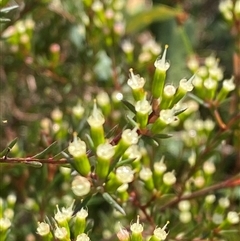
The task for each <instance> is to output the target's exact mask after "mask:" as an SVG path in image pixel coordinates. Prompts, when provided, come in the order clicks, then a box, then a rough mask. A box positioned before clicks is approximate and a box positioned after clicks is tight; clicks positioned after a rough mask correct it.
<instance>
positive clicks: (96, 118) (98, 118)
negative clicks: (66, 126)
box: [87, 100, 105, 127]
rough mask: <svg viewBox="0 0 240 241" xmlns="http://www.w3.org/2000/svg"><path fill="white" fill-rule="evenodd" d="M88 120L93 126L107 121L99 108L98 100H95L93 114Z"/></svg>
mask: <svg viewBox="0 0 240 241" xmlns="http://www.w3.org/2000/svg"><path fill="white" fill-rule="evenodd" d="M87 122H88V124H89V125H90V126H91V127H99V126H102V125H103V124H104V122H105V119H104V116H103V114H102V112H101V110H99V109H98V108H97V103H96V100H95V101H94V106H93V111H92V115H90V116H89V117H88V119H87Z"/></svg>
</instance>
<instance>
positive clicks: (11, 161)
mask: <svg viewBox="0 0 240 241" xmlns="http://www.w3.org/2000/svg"><path fill="white" fill-rule="evenodd" d="M31 162H32V163H35V162H39V163H42V164H55V165H61V164H68V161H67V160H66V159H64V158H63V159H60V160H54V159H52V158H48V159H38V158H31V157H23V158H19V157H7V158H5V157H1V158H0V163H7V164H16V163H19V164H20V163H29V164H30V163H31Z"/></svg>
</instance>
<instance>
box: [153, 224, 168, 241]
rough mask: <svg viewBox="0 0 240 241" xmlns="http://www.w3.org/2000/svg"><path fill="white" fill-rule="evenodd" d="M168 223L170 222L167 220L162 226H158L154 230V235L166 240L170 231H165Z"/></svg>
mask: <svg viewBox="0 0 240 241" xmlns="http://www.w3.org/2000/svg"><path fill="white" fill-rule="evenodd" d="M168 224H169V222H167V223H166V224H165V225H164V226H163V227H162V228H156V229H155V230H154V232H153V234H154V236H155V237H156V238H157V239H159V240H160V241H162V240H165V239H166V238H167V235H168V233H167V232H166V231H165V229H166V227H167V225H168Z"/></svg>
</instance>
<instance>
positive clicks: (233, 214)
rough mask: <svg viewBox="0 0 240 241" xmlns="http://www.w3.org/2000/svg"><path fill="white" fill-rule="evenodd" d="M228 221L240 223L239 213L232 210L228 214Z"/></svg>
mask: <svg viewBox="0 0 240 241" xmlns="http://www.w3.org/2000/svg"><path fill="white" fill-rule="evenodd" d="M227 221H228V222H229V223H230V224H237V223H239V213H237V212H233V211H230V212H228V214H227Z"/></svg>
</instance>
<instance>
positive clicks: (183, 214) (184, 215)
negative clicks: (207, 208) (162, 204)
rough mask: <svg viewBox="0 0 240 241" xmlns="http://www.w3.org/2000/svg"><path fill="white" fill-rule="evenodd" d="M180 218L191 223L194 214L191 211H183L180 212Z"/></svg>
mask: <svg viewBox="0 0 240 241" xmlns="http://www.w3.org/2000/svg"><path fill="white" fill-rule="evenodd" d="M179 220H180V221H181V222H182V223H189V222H190V221H191V220H192V214H191V212H189V211H183V212H180V214H179Z"/></svg>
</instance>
